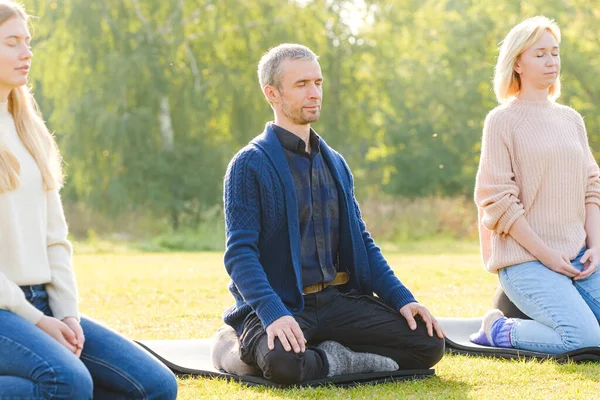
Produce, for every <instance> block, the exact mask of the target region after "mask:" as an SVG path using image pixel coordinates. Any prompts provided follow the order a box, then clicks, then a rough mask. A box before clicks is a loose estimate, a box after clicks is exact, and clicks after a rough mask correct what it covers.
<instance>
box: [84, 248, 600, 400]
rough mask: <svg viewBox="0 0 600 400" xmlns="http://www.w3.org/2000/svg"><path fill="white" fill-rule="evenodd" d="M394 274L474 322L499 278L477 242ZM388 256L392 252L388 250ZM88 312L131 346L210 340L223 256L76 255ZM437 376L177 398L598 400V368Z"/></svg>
mask: <svg viewBox="0 0 600 400" xmlns="http://www.w3.org/2000/svg"><path fill="white" fill-rule="evenodd" d="M399 247H401V248H402V250H403V251H402V252H389V251H388V252H387V253H386V255H387V258H388V261H389V263H390V265H392V266H393V268H394V270H395V272H396V274H397V275H398V276H399V277H400V279H401V280H402V281H403V282H404V283H405V284H406V285H407V286H408V287H409V288H410V289H411V290H412V291H413V293H414V294H415V296H416V297H417V299H418V300H419V301H420V302H421V303H423V304H425V305H426V306H428V307H429V308H430V310H431V311H432V312H433V313H434V314H435V315H436V316H444V317H477V316H481V315H482V314H483V313H484V312H485V311H486V310H487V309H488V308H489V306H490V304H491V298H492V294H493V291H494V288H495V286H496V284H497V278H496V276H495V275H492V274H489V273H487V272H485V271H484V269H483V267H482V266H481V260H480V256H479V253H478V251H477V247H476V246H475V245H473V243H453V244H452V243H441V244H440V243H427V242H421V243H416V244H414V245H408V244H407V245H402V246H399ZM385 248H386V249H388V250H391V249H390V248H389V246H385ZM75 265H76V272H77V278H78V282H79V289H80V298H81V309H82V312H83V313H85V314H86V315H88V316H90V317H92V318H95V319H98V320H102V321H104V322H106V323H107V324H108V325H109V326H111V327H112V328H114V329H116V330H118V331H120V332H122V333H123V334H125V335H127V336H128V337H130V338H133V339H187V338H201V337H209V336H211V335H212V334H213V333H214V332H215V331H216V329H217V328H218V327H219V326H220V325H221V324H222V321H221V313H222V311H223V310H224V309H225V308H226V307H228V306H230V305H231V303H232V298H231V296H230V295H229V292H228V291H227V282H228V276H227V274H226V272H225V268H224V267H223V255H222V253H139V252H131V251H119V252H117V253H105V252H99V253H97V254H95V253H94V252H93V251H86V252H85V254H78V255H76V256H75ZM436 373H437V376H436V377H432V378H429V379H426V380H421V381H412V382H398V383H390V384H385V385H378V386H366V387H358V388H352V389H338V388H333V387H326V388H318V389H291V390H274V389H266V388H255V387H252V388H251V387H246V386H243V385H240V384H237V383H228V382H223V381H220V380H211V379H203V378H197V379H192V378H186V379H180V380H179V383H180V395H179V397H178V398H179V399H244V400H250V399H321V398H343V399H396V398H408V399H430V398H444V399H464V398H472V399H488V398H489V399H492V398H531V399H564V398H569V399H573V398H582V399H590V398H600V395H599V390H598V388H599V380H600V365H599V364H590V363H588V364H564V365H560V364H557V363H554V362H549V361H545V362H524V361H513V360H510V361H506V360H494V359H485V358H477V357H468V356H446V357H444V359H443V360H442V361H441V362H440V363H439V364H438V365H437V366H436Z"/></svg>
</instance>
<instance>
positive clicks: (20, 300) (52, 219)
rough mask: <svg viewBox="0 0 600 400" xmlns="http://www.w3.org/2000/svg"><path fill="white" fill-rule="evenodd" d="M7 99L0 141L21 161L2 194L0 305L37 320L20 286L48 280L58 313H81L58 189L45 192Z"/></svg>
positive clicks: (0, 112)
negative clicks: (16, 182)
mask: <svg viewBox="0 0 600 400" xmlns="http://www.w3.org/2000/svg"><path fill="white" fill-rule="evenodd" d="M7 105H8V104H7V102H0V147H2V148H7V149H8V150H9V151H10V152H11V153H12V154H14V155H15V156H16V158H17V160H18V161H19V164H20V166H21V173H20V180H21V185H20V187H19V188H18V189H17V190H14V191H10V192H4V193H1V194H0V309H5V310H9V311H12V312H14V313H15V314H18V315H20V316H22V317H23V318H25V319H26V320H28V321H30V322H32V323H34V324H35V323H37V322H38V321H39V320H40V319H41V318H42V313H41V312H40V311H38V310H37V309H36V308H35V307H33V306H32V305H31V304H29V302H28V301H27V300H25V296H24V294H23V291H22V290H21V289H20V288H19V286H24V285H37V284H46V290H47V292H48V297H49V304H50V309H51V310H52V312H53V314H54V316H55V317H56V318H59V319H62V318H65V317H67V316H74V317H77V318H78V317H79V314H78V310H77V289H76V285H75V277H74V275H73V270H72V267H71V260H72V247H71V243H70V242H69V241H68V240H67V224H66V222H65V216H64V212H63V208H62V203H61V200H60V195H59V193H58V191H50V192H46V191H45V190H44V187H43V183H42V176H41V173H40V170H39V168H38V166H37V164H36V162H35V160H34V159H33V157H32V156H31V154H30V153H29V152H28V151H27V149H26V148H25V146H24V145H23V143H22V142H21V140H20V139H19V136H18V134H17V131H16V129H15V124H14V121H13V118H12V115H11V114H10V113H9V112H8V109H7Z"/></svg>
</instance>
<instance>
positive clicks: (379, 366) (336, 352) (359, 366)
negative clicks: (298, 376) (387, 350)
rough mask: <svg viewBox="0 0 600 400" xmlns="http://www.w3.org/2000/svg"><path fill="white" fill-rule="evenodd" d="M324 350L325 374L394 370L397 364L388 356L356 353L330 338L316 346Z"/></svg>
mask: <svg viewBox="0 0 600 400" xmlns="http://www.w3.org/2000/svg"><path fill="white" fill-rule="evenodd" d="M317 348H319V349H321V350H323V351H324V352H325V356H326V357H327V361H328V362H329V372H328V373H327V376H328V377H330V376H336V375H347V374H363V373H367V372H384V371H396V370H397V369H398V364H396V362H395V361H394V360H392V359H391V358H389V357H384V356H380V355H378V354H372V353H358V352H355V351H352V350H350V349H349V348H347V347H346V346H343V345H341V344H339V343H338V342H334V341H331V340H328V341H325V342H323V343H321V344H319V345H318V346H317Z"/></svg>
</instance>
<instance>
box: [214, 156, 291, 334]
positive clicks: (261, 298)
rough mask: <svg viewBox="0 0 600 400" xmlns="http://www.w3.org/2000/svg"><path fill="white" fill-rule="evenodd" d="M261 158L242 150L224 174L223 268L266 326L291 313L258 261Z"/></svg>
mask: <svg viewBox="0 0 600 400" xmlns="http://www.w3.org/2000/svg"><path fill="white" fill-rule="evenodd" d="M260 160H261V158H260V157H259V156H257V155H256V154H254V153H252V152H250V151H248V150H245V151H244V150H242V151H241V152H240V153H238V155H236V156H235V157H234V158H233V160H232V161H231V163H230V164H229V167H228V168H227V173H226V175H225V181H224V184H223V192H224V195H223V202H224V212H225V235H226V248H225V256H224V261H225V268H226V269H227V273H228V274H229V276H230V277H231V280H232V281H233V283H234V284H235V286H236V287H237V289H238V290H239V292H240V294H241V295H242V297H243V298H244V300H245V301H246V302H247V303H248V304H249V305H250V307H252V309H253V310H254V311H255V312H256V315H257V316H258V318H259V319H260V321H261V322H262V324H263V326H264V327H265V328H266V327H268V326H269V325H271V323H273V322H274V321H275V320H277V319H279V318H280V317H283V316H285V315H292V313H291V312H290V311H289V310H288V309H287V308H286V307H285V305H284V304H283V301H282V300H281V298H280V297H279V296H278V295H277V293H275V291H274V290H273V287H272V286H271V284H270V283H269V280H268V278H267V275H266V273H265V271H264V269H263V267H262V265H261V263H260V260H259V250H258V245H259V236H260V232H261V205H260V170H261V166H260V163H261V161H260Z"/></svg>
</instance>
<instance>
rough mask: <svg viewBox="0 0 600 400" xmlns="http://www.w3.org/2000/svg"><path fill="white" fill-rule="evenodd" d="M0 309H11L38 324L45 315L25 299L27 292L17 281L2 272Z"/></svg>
mask: <svg viewBox="0 0 600 400" xmlns="http://www.w3.org/2000/svg"><path fill="white" fill-rule="evenodd" d="M0 309H3V310H8V311H11V312H13V313H15V314H17V315H19V316H21V317H23V318H25V319H26V320H27V321H29V322H31V323H32V324H37V323H38V322H39V320H40V319H42V316H43V315H44V314H43V313H42V312H41V311H40V310H38V309H37V308H35V307H34V306H33V305H32V304H31V303H29V302H28V301H27V299H25V293H23V291H22V290H21V288H20V287H19V286H17V284H16V283H14V282H12V281H11V280H10V279H8V277H7V276H6V275H4V274H3V273H2V272H0Z"/></svg>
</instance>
